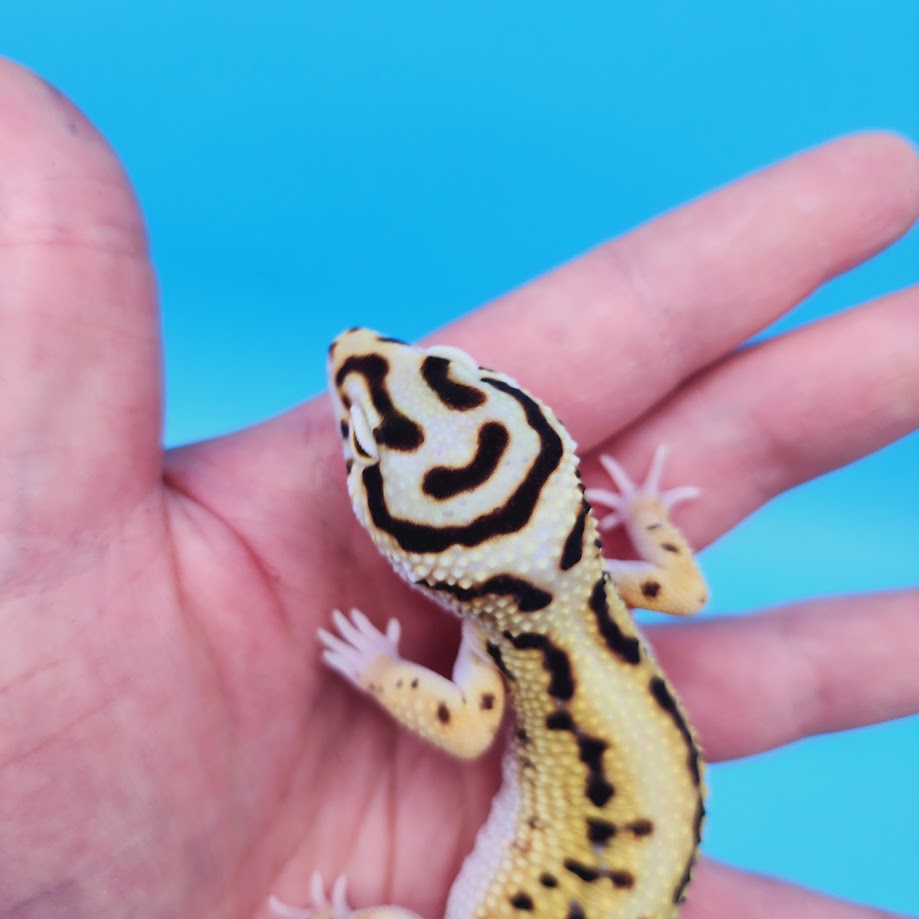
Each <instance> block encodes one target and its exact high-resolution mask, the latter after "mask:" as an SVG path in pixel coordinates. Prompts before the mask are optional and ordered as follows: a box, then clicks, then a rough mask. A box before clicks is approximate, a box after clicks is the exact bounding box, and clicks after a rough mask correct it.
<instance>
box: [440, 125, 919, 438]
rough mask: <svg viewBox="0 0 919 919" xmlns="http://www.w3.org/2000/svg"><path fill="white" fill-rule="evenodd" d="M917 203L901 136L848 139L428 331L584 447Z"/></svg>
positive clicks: (858, 254) (902, 228)
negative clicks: (534, 401)
mask: <svg viewBox="0 0 919 919" xmlns="http://www.w3.org/2000/svg"><path fill="white" fill-rule="evenodd" d="M917 216H919V158H917V156H916V153H915V151H914V150H913V148H912V147H911V146H910V145H909V144H907V143H906V142H904V141H903V140H901V139H899V138H897V137H894V136H891V135H884V134H865V135H858V136H854V137H849V138H845V139H843V140H838V141H834V142H832V143H829V144H826V145H824V146H822V147H818V148H816V149H814V150H811V151H809V152H807V153H804V154H802V155H799V156H796V157H793V158H792V159H789V160H786V161H784V162H782V163H779V164H778V165H776V166H773V167H771V168H769V169H765V170H763V171H762V172H759V173H756V174H754V175H752V176H749V177H747V178H744V179H742V180H740V181H738V182H736V183H733V184H731V185H728V186H727V187H725V188H723V189H721V190H720V191H717V192H715V193H713V194H710V195H707V196H706V197H704V198H701V199H699V200H698V201H695V202H693V203H691V204H689V205H687V206H685V207H682V208H680V209H679V210H676V211H673V212H672V213H669V214H666V215H665V216H663V217H660V218H658V219H656V220H654V221H652V222H651V223H649V224H647V225H645V226H642V227H640V228H638V229H637V230H635V231H633V232H631V233H629V234H628V235H626V236H624V237H622V238H621V239H617V240H615V241H613V242H612V243H608V244H606V245H603V246H600V247H599V248H597V249H595V250H593V251H592V252H590V253H588V254H587V255H585V256H583V257H581V258H579V259H577V260H575V261H573V262H571V263H570V264H568V265H565V266H564V267H562V268H560V269H558V270H557V271H554V272H552V273H551V274H549V275H546V276H545V277H543V278H540V279H538V280H537V281H535V282H533V283H531V284H529V285H527V286H526V287H523V288H521V289H520V290H517V291H515V292H513V293H511V294H509V295H507V296H506V297H504V298H502V299H501V300H499V301H497V302H496V303H494V304H493V305H491V306H489V307H487V308H485V309H482V310H479V311H477V312H475V313H473V314H471V315H469V316H467V317H464V318H463V319H461V320H459V321H458V322H457V323H456V324H454V325H452V326H449V327H448V328H447V329H445V330H444V332H443V333H441V334H438V336H437V339H438V341H449V342H450V343H451V344H455V345H458V346H459V347H461V348H467V349H468V350H470V351H471V352H472V353H473V354H474V355H475V357H476V359H477V360H478V361H479V362H480V363H482V364H484V365H485V366H492V367H500V368H501V369H502V370H503V371H505V372H507V373H510V374H511V375H512V376H515V377H516V378H517V379H518V380H520V382H521V383H522V384H523V385H524V386H526V387H527V388H530V389H532V390H533V391H534V392H536V394H537V395H539V396H541V397H544V398H545V399H546V401H548V402H549V403H550V404H551V405H552V406H553V408H555V409H556V410H557V412H558V414H559V416H560V417H561V418H562V419H563V420H564V421H565V423H566V425H567V426H568V427H569V428H570V429H571V431H572V434H573V435H574V437H575V439H576V440H578V442H579V443H581V444H582V446H583V448H584V449H585V451H586V450H587V449H589V448H590V447H592V446H594V445H596V444H597V443H599V442H600V441H602V440H603V439H605V438H607V437H609V436H610V435H611V434H612V433H613V432H615V431H617V430H619V429H620V428H622V427H624V426H625V425H626V424H628V423H629V422H630V421H632V420H634V419H635V418H636V417H638V416H639V415H641V414H642V413H643V412H644V411H645V410H646V409H647V408H648V407H649V406H651V405H653V404H654V403H656V402H657V401H658V400H660V399H661V398H663V397H664V396H665V395H667V393H668V392H670V391H671V390H673V389H674V388H675V387H676V386H677V385H678V384H679V383H680V382H681V381H682V380H683V379H685V378H686V377H687V376H689V375H691V374H692V373H694V372H696V371H697V370H699V369H700V368H702V367H704V366H706V365H707V364H709V363H711V362H712V361H714V360H717V359H718V358H719V357H722V356H723V355H724V354H726V353H727V352H729V351H731V350H732V349H733V348H735V347H736V346H737V345H738V344H740V343H741V342H743V341H745V340H746V339H747V338H749V337H750V336H751V335H753V334H755V333H756V332H758V331H759V330H761V329H762V328H764V327H765V326H766V325H768V324H769V323H770V322H772V321H773V320H775V319H776V318H777V317H778V316H780V315H782V314H783V313H784V312H786V311H787V310H789V309H790V308H791V307H793V306H794V305H795V304H797V303H798V302H799V301H801V300H802V299H803V298H804V297H806V296H807V295H808V294H810V293H811V292H813V291H814V290H815V289H816V288H817V287H819V286H820V285H821V284H823V283H824V282H825V281H827V280H829V279H830V278H832V277H834V276H836V275H838V274H840V273H842V272H844V271H846V270H848V269H849V268H851V267H852V266H853V265H856V264H858V263H859V262H861V261H864V260H865V259H867V258H868V257H870V256H871V255H873V254H875V253H876V252H878V251H879V250H881V249H883V248H884V247H886V246H887V245H889V244H890V243H891V242H893V241H894V240H895V239H897V237H899V236H901V235H902V234H903V233H904V232H906V230H907V229H908V228H909V227H910V225H911V224H912V223H913V221H914V220H915V219H916V218H917Z"/></svg>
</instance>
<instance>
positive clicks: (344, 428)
mask: <svg viewBox="0 0 919 919" xmlns="http://www.w3.org/2000/svg"><path fill="white" fill-rule="evenodd" d="M338 431H339V433H340V434H341V439H342V440H347V439H348V434H349V433H350V429H349V427H348V422H347V421H345V420H344V419H342V420H341V421H339V422H338Z"/></svg>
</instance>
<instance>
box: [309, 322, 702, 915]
mask: <svg viewBox="0 0 919 919" xmlns="http://www.w3.org/2000/svg"><path fill="white" fill-rule="evenodd" d="M329 377H330V384H331V389H332V392H333V396H334V401H335V403H336V409H337V415H338V421H339V427H340V431H341V437H342V441H343V445H344V452H345V456H346V461H347V467H348V490H349V493H350V496H351V500H352V503H353V505H354V509H355V512H356V514H357V517H358V519H359V520H360V521H361V523H362V524H363V526H364V527H365V528H366V529H367V531H368V533H369V534H370V536H371V537H372V539H373V540H374V542H375V543H376V545H377V547H378V548H379V549H380V551H381V552H382V553H383V554H384V555H385V556H386V557H387V558H388V559H389V560H390V562H391V563H392V565H393V567H394V568H395V570H396V571H397V572H398V573H399V574H400V575H401V576H402V577H404V578H405V579H406V580H408V581H409V582H410V583H411V584H413V585H414V586H416V587H417V588H419V589H420V590H422V591H423V592H425V593H426V594H428V595H429V596H430V597H431V598H432V599H434V600H436V601H437V602H439V603H440V604H442V605H444V606H446V607H448V608H449V609H452V610H454V611H455V612H456V613H458V614H459V615H460V616H462V617H463V618H464V621H465V623H466V625H465V626H464V641H463V646H462V647H461V650H460V657H459V659H458V661H457V667H456V669H455V671H454V681H453V682H452V683H450V682H448V681H446V680H445V679H444V678H443V677H441V676H439V675H437V674H434V673H432V672H431V671H428V670H426V669H425V668H422V667H419V666H418V665H416V664H411V663H408V662H405V661H402V660H401V659H400V658H399V657H398V650H397V642H398V636H397V629H394V628H393V627H392V623H391V626H390V629H388V632H389V633H390V634H389V635H388V636H383V635H382V634H380V633H377V634H378V635H379V638H377V637H375V635H374V632H373V627H372V626H370V624H369V622H368V621H367V620H366V619H365V618H364V617H363V616H362V614H360V613H354V614H353V617H352V620H348V619H347V618H346V617H344V616H342V615H341V614H340V613H337V614H336V618H335V624H336V626H337V627H338V631H339V636H337V637H336V636H332V635H330V634H329V633H324V635H323V639H324V641H325V643H326V646H327V647H328V648H329V649H330V650H329V658H328V659H329V661H330V663H332V664H333V666H336V668H337V669H339V670H341V672H342V673H343V674H344V675H345V676H347V677H348V678H350V679H352V680H353V682H355V683H356V684H357V685H358V686H360V687H361V688H363V689H364V690H366V691H367V692H369V693H370V694H372V695H373V696H374V697H375V698H376V699H377V701H378V702H379V703H380V704H381V705H383V707H384V708H386V709H387V710H388V711H389V712H390V713H391V714H392V715H393V717H395V718H396V719H397V720H399V721H401V722H402V723H403V724H405V725H406V726H407V727H409V728H411V729H413V730H415V731H416V732H418V733H420V734H422V735H423V736H425V737H426V738H427V739H428V740H430V741H431V742H433V743H435V744H437V745H439V746H441V747H442V748H444V749H445V750H448V751H450V752H453V753H455V754H457V755H460V756H470V755H475V754H476V753H478V752H481V751H482V749H484V748H485V747H487V746H488V743H489V742H490V740H491V739H492V738H493V737H494V734H495V732H496V731H497V729H498V726H499V723H500V713H501V707H502V703H503V688H502V679H503V682H504V683H505V684H506V686H507V689H508V692H509V697H510V702H511V705H512V707H513V710H514V716H515V717H514V723H513V725H512V728H511V732H510V740H509V744H508V751H507V754H506V757H505V762H504V783H503V785H502V788H501V791H500V792H499V794H498V796H497V797H496V800H495V803H494V805H493V808H492V812H491V815H490V816H489V818H488V821H487V823H486V825H485V826H484V827H483V829H482V831H481V832H480V834H479V837H478V840H477V843H476V846H475V850H474V851H473V853H472V855H471V856H470V857H469V858H468V859H467V861H466V862H465V864H464V866H463V869H462V871H461V872H460V875H459V877H458V878H457V880H456V882H455V884H454V886H453V888H452V890H451V894H450V897H449V900H448V904H447V911H446V916H447V919H486V917H488V919H497V917H521V916H526V915H527V914H529V913H533V912H535V913H538V914H541V915H545V916H553V917H555V916H559V917H569V919H576V917H605V919H609V917H615V919H665V917H671V916H674V915H675V914H676V911H677V906H678V904H679V903H680V902H682V900H683V898H684V897H685V892H686V887H687V885H688V883H689V878H690V872H691V869H692V865H693V862H694V860H695V857H696V850H697V847H698V844H699V840H700V833H701V826H702V820H703V817H704V805H703V788H702V766H701V761H700V753H699V749H698V747H697V745H696V743H695V740H694V737H693V732H692V729H691V728H690V726H689V724H688V721H687V719H686V716H685V714H684V712H683V710H682V707H681V706H680V704H679V702H678V701H677V699H676V696H675V694H674V692H673V690H672V689H671V687H670V686H669V685H668V683H667V682H666V680H665V679H664V678H663V675H662V674H661V672H660V670H659V668H658V666H657V664H656V663H655V661H654V660H653V658H652V657H651V655H650V653H649V652H648V650H647V648H646V646H645V645H644V643H643V641H642V639H641V636H640V635H639V633H638V630H637V628H636V626H635V624H634V622H633V621H632V618H631V615H630V613H629V611H628V609H627V607H626V606H625V604H624V603H623V601H622V600H621V599H620V596H619V593H618V592H617V590H616V587H615V585H614V583H613V581H612V578H611V577H610V575H609V573H608V572H607V570H606V567H605V564H604V559H603V556H602V555H601V552H600V540H599V538H598V529H597V524H596V522H595V520H594V517H593V514H592V513H591V509H590V505H589V503H588V501H587V499H586V497H585V495H584V489H583V487H582V485H581V483H580V475H579V471H578V459H577V456H576V454H575V444H574V442H573V441H572V439H571V438H570V436H569V435H568V433H567V431H566V430H565V428H564V427H563V426H562V424H561V423H560V422H559V420H558V419H557V418H556V417H555V415H554V414H553V413H552V411H551V410H550V409H549V408H548V407H547V406H545V405H543V404H542V403H541V402H540V401H539V400H538V399H536V398H535V397H534V396H532V395H531V394H529V393H527V392H525V391H524V390H522V389H521V388H520V387H519V386H518V385H517V384H516V383H515V382H514V381H513V380H511V379H510V378H508V377H506V376H504V375H502V374H501V373H498V372H495V371H491V370H485V369H483V368H480V367H478V366H477V365H476V364H475V362H474V361H473V360H472V359H471V358H469V357H468V356H467V355H465V354H463V353H462V352H455V351H453V350H452V349H447V348H436V349H430V350H428V351H422V350H419V349H417V348H413V347H411V346H409V345H406V344H404V343H401V342H398V341H395V340H393V339H391V338H386V337H383V336H380V335H378V334H377V333H375V332H371V331H368V330H364V329H353V330H351V331H349V332H346V333H344V334H343V335H341V336H340V337H339V338H338V339H337V340H336V341H335V342H334V343H333V344H332V346H331V347H330V350H329ZM639 498H640V496H639ZM635 504H636V506H635V507H634V508H632V509H631V518H630V519H631V527H630V529H632V531H633V539H634V532H635V530H636V521H638V524H637V526H638V529H639V530H640V531H641V532H642V533H643V534H644V535H643V537H642V539H641V542H642V545H640V546H639V548H640V549H642V550H643V551H645V554H646V557H648V563H647V564H644V565H642V566H640V567H639V568H638V569H637V570H638V572H639V573H638V575H637V576H635V577H632V578H630V581H631V590H632V592H633V593H637V594H638V595H639V596H641V597H642V598H643V599H644V600H645V602H644V603H643V604H642V605H644V606H650V607H652V608H668V609H669V608H671V607H675V608H676V611H679V612H687V611H689V610H690V609H692V608H698V606H699V605H701V603H702V602H704V599H705V591H704V585H702V582H701V578H700V577H699V576H698V571H697V569H696V568H695V565H694V563H693V561H692V556H691V553H690V551H689V548H688V546H687V545H686V543H685V541H684V540H683V539H682V537H681V536H680V535H679V533H678V532H677V531H676V530H675V529H674V527H673V526H672V524H670V523H669V521H668V519H667V510H666V506H665V504H664V502H662V501H660V500H658V499H657V498H656V497H653V496H652V497H650V498H647V497H646V498H645V499H644V500H641V499H639V500H637V501H636V502H635ZM635 541H636V542H637V541H638V540H635ZM387 637H388V639H389V640H388V641H387ZM470 736H472V737H473V738H474V741H472V742H471V743H470V742H469V740H468V738H469V737H470ZM362 915H363V912H362ZM368 915H375V913H373V911H371V912H370V913H368Z"/></svg>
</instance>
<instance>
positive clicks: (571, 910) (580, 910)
mask: <svg viewBox="0 0 919 919" xmlns="http://www.w3.org/2000/svg"><path fill="white" fill-rule="evenodd" d="M565 919H587V917H586V916H585V915H584V907H582V906H581V904H580V903H578V902H577V901H576V900H571V901H570V902H569V903H568V915H567V916H566V917H565Z"/></svg>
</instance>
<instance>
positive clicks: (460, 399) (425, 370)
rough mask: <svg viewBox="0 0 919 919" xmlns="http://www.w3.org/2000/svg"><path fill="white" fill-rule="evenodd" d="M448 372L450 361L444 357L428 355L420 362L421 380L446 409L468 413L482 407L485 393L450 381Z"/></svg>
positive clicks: (473, 387)
mask: <svg viewBox="0 0 919 919" xmlns="http://www.w3.org/2000/svg"><path fill="white" fill-rule="evenodd" d="M449 372H450V361H448V360H447V358H445V357H437V356H436V355H433V354H429V355H428V356H427V357H426V358H425V359H424V360H423V361H422V362H421V378H422V379H423V380H424V381H425V383H427V384H428V386H430V387H431V390H432V391H433V393H434V395H436V396H437V398H438V399H440V401H441V402H442V403H443V404H444V405H445V406H446V407H447V408H450V409H453V410H454V411H457V412H468V411H469V410H470V409H473V408H478V407H479V406H480V405H484V403H485V393H483V392H482V390H480V389H476V387H475V386H467V385H466V384H465V383H458V382H457V381H456V380H451V379H450V377H449Z"/></svg>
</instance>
